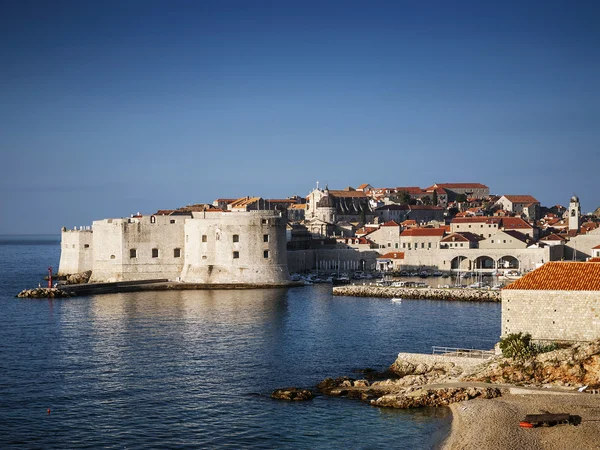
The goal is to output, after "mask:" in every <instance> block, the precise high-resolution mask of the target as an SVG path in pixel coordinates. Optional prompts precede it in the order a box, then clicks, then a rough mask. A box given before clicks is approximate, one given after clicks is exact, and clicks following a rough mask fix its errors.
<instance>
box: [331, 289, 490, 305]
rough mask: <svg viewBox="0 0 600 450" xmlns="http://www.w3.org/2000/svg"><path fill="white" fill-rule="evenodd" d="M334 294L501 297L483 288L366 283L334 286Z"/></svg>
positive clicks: (484, 299) (487, 299)
mask: <svg viewBox="0 0 600 450" xmlns="http://www.w3.org/2000/svg"><path fill="white" fill-rule="evenodd" d="M333 295H341V296H348V297H382V298H407V299H426V300H457V301H475V302H499V301H500V298H501V296H500V291H492V290H482V289H435V288H397V287H389V286H366V285H350V286H337V287H334V288H333Z"/></svg>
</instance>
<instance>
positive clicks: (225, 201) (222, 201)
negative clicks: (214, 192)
mask: <svg viewBox="0 0 600 450" xmlns="http://www.w3.org/2000/svg"><path fill="white" fill-rule="evenodd" d="M236 200H237V198H218V199H216V200H215V202H219V203H231V202H235V201H236Z"/></svg>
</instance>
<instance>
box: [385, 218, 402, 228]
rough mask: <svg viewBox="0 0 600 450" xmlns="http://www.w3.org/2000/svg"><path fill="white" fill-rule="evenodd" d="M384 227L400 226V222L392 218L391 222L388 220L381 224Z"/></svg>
mask: <svg viewBox="0 0 600 450" xmlns="http://www.w3.org/2000/svg"><path fill="white" fill-rule="evenodd" d="M381 226H382V227H399V226H400V224H399V223H398V222H396V221H395V220H390V221H389V222H386V223H384V224H382V225H381Z"/></svg>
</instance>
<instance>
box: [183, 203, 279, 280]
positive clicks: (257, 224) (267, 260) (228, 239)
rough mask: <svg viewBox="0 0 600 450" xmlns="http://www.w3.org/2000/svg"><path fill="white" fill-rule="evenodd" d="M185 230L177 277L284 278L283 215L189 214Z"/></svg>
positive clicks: (193, 278)
mask: <svg viewBox="0 0 600 450" xmlns="http://www.w3.org/2000/svg"><path fill="white" fill-rule="evenodd" d="M184 234H185V265H184V268H183V271H182V275H181V278H182V281H185V282H191V283H223V284H231V283H242V284H279V283H285V282H287V281H288V280H289V273H288V266H287V251H286V236H285V219H284V218H282V217H280V215H279V214H278V213H273V212H272V211H251V212H232V213H221V212H219V213H210V212H202V213H194V214H193V218H191V219H188V220H187V221H186V223H185V233H184ZM234 236H237V242H234ZM265 236H267V237H266V238H265ZM203 237H204V238H203ZM265 251H267V252H268V254H265ZM234 252H237V253H235V254H234ZM236 256H237V257H236Z"/></svg>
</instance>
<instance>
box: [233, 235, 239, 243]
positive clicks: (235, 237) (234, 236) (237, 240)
mask: <svg viewBox="0 0 600 450" xmlns="http://www.w3.org/2000/svg"><path fill="white" fill-rule="evenodd" d="M233 242H240V236H239V234H234V235H233Z"/></svg>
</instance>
